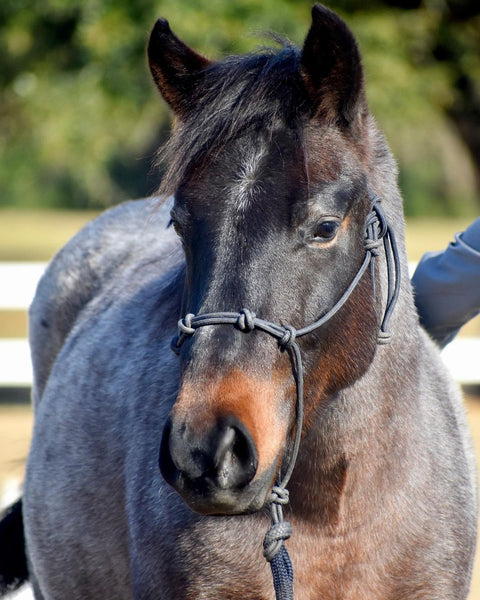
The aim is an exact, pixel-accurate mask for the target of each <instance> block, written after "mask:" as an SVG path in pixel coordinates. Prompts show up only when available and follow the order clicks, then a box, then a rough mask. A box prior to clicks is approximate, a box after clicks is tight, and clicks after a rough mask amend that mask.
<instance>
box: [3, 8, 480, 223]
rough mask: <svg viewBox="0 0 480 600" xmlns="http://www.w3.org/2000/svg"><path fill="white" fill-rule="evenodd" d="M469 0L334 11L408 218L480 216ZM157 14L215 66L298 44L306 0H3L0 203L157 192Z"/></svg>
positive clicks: (166, 122)
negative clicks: (347, 35) (356, 53)
mask: <svg viewBox="0 0 480 600" xmlns="http://www.w3.org/2000/svg"><path fill="white" fill-rule="evenodd" d="M475 3H476V0H475V2H470V3H469V2H468V0H463V1H460V0H457V1H456V2H454V1H453V0H452V1H451V2H448V1H447V0H424V2H418V1H415V0H405V1H403V2H402V1H401V0H390V1H389V2H387V1H385V2H381V1H380V0H378V1H371V2H366V1H362V0H337V1H333V0H332V2H331V3H330V7H331V8H333V9H335V10H338V11H339V12H340V13H341V14H342V15H343V16H344V17H345V18H346V20H347V22H348V23H349V25H350V26H351V27H352V29H353V30H354V32H355V33H356V35H357V37H358V39H359V42H360V46H361V49H362V52H363V56H364V63H365V69H366V73H367V82H368V85H367V92H368V97H369V101H370V105H371V108H372V111H373V113H374V114H375V115H376V117H377V119H378V121H379V124H380V126H381V128H382V129H383V130H384V132H385V133H386V135H387V138H388V140H389V142H390V144H391V146H392V149H393V151H394V153H395V155H396V157H397V159H398V160H399V163H400V173H401V175H400V183H401V186H402V188H403V191H404V193H405V198H406V209H407V213H408V214H410V215H418V214H446V215H463V214H470V213H472V212H473V211H475V210H477V209H478V206H477V205H476V200H477V201H478V188H479V181H480V177H479V172H480V164H479V161H480V156H477V153H476V150H475V142H476V140H477V137H476V136H475V135H473V136H472V131H475V127H474V125H475V119H476V118H477V116H478V111H479V107H480V92H479V89H478V86H479V85H480V84H479V82H480V56H479V53H478V49H479V48H480V20H479V15H478V13H479V12H480V8H479V9H476V8H475V6H474V5H475ZM472 7H473V8H472ZM158 16H165V17H166V18H168V19H169V21H170V24H171V26H172V28H173V29H174V31H175V32H176V33H177V34H178V35H179V36H180V37H182V38H183V39H184V40H185V41H186V42H187V43H188V44H190V45H192V46H193V47H195V48H196V49H197V50H198V51H200V52H202V53H203V54H205V55H207V56H209V57H213V58H215V57H221V56H224V55H227V54H231V53H241V52H246V51H250V50H253V49H255V48H256V47H258V46H259V45H261V44H262V43H263V42H264V41H265V38H263V39H262V37H261V34H262V33H264V32H265V31H270V30H273V31H277V32H279V33H280V34H282V35H285V36H287V37H289V38H290V39H292V40H293V41H295V42H297V43H298V44H301V43H302V40H303V38H304V36H305V34H306V31H307V29H308V27H309V24H310V2H305V0H275V1H274V0H230V1H229V2H227V1H226V0H183V1H182V2H178V1H175V2H173V1H169V0H159V1H157V2H154V1H153V0H124V1H123V2H121V3H120V2H119V1H118V0H83V2H81V3H80V2H76V1H75V0H42V2H36V1H35V0H2V2H1V3H0V204H1V205H5V206H7V205H8V206H16V207H47V206H48V207H70V208H86V207H88V208H100V207H103V206H107V205H110V204H114V203H117V202H119V201H121V200H124V199H126V198H129V197H139V196H142V195H146V194H150V193H152V192H153V191H154V190H155V188H156V186H157V184H158V178H159V174H158V173H156V172H155V169H152V164H153V160H154V154H155V150H156V148H157V147H158V146H159V144H160V143H161V142H162V141H163V140H164V139H165V137H166V135H168V131H169V127H170V119H171V115H170V114H169V111H168V109H167V108H166V106H165V104H164V103H163V102H161V101H160V99H159V98H158V94H157V92H156V91H155V89H154V87H153V85H152V83H151V81H150V75H149V72H148V67H147V64H146V59H145V46H146V42H147V39H148V32H149V30H150V29H151V27H152V25H153V23H154V21H155V19H156V18H157V17H158ZM467 105H468V109H469V110H470V113H471V115H470V117H469V118H470V121H469V120H468V118H467V119H466V120H467V123H466V124H465V123H462V122H461V120H462V119H464V120H465V114H470V113H468V110H466V109H464V108H463V107H464V106H467ZM472 119H473V121H472ZM472 122H473V126H472ZM479 128H480V122H479ZM468 136H470V137H473V141H472V140H471V139H468ZM478 139H480V133H479V137H478ZM478 154H480V149H479V152H478Z"/></svg>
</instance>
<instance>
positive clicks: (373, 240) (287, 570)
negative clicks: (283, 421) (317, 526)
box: [171, 192, 400, 600]
mask: <svg viewBox="0 0 480 600" xmlns="http://www.w3.org/2000/svg"><path fill="white" fill-rule="evenodd" d="M370 199H371V210H370V212H369V213H368V215H367V218H366V221H365V230H366V235H365V239H364V248H365V258H364V260H363V263H362V265H361V266H360V268H359V270H358V271H357V274H356V275H355V277H354V278H353V280H352V282H351V283H350V285H349V286H348V287H347V289H346V290H345V292H344V293H343V295H342V296H341V297H340V299H339V300H338V301H337V302H336V304H334V306H333V307H332V308H331V309H330V310H329V311H328V312H327V313H325V314H324V315H323V316H322V317H320V318H319V319H318V320H317V321H315V322H314V323H311V324H310V325H307V326H306V327H303V328H301V329H298V330H296V329H295V328H294V327H292V326H290V325H278V324H277V323H272V322H271V321H265V320H264V319H259V318H258V317H257V316H256V315H255V313H254V312H252V311H250V310H249V309H247V308H243V309H242V310H240V311H239V312H236V313H234V312H213V313H205V314H200V315H193V314H191V313H189V314H187V315H185V317H184V318H182V319H180V321H179V322H178V335H177V336H176V337H175V338H174V339H173V340H172V344H171V348H172V350H173V351H174V352H175V353H176V354H179V352H180V348H181V346H182V344H183V343H184V342H185V340H186V339H187V338H189V337H191V336H192V335H194V333H195V331H196V330H197V329H199V328H200V327H207V326H212V325H234V326H236V327H237V328H238V329H239V330H240V331H243V332H245V333H248V332H250V331H253V330H254V329H259V330H260V331H263V332H265V333H267V334H269V335H271V336H272V337H274V338H276V339H277V340H278V345H279V347H280V349H281V350H285V351H286V352H288V354H289V357H290V361H291V364H292V373H293V376H294V379H295V383H296V389H297V397H296V418H295V435H294V442H293V448H292V451H291V454H290V457H289V460H288V464H287V468H286V470H285V474H284V475H283V477H281V475H279V476H278V479H277V482H276V485H274V486H273V488H272V491H271V493H270V496H269V498H268V500H267V503H268V504H269V506H270V517H271V526H270V529H269V530H268V531H267V533H266V535H265V538H264V541H263V555H264V557H265V559H266V560H267V561H268V562H269V563H270V567H271V569H272V576H273V584H274V588H275V596H276V598H277V600H293V567H292V562H291V560H290V556H289V554H288V551H287V548H286V546H285V540H287V539H288V538H289V537H290V535H291V533H292V527H291V525H290V523H288V522H287V521H284V519H283V507H284V506H285V505H286V504H288V501H289V496H288V490H287V489H286V488H287V485H288V482H289V481H290V477H291V476H292V473H293V469H294V467H295V462H296V459H297V455H298V451H299V447H300V439H301V436H302V425H303V379H304V374H303V363H302V355H301V352H300V348H299V346H298V344H297V342H296V339H297V338H299V337H302V336H304V335H307V334H309V333H312V332H313V331H315V330H316V329H318V328H319V327H321V326H322V325H324V324H325V323H326V322H327V321H329V320H330V319H331V318H332V317H333V316H334V315H335V314H336V313H337V312H338V311H339V310H340V309H341V308H342V306H343V305H344V304H345V303H346V302H347V300H348V299H349V297H350V295H351V294H352V292H353V291H354V289H355V288H356V287H357V285H358V283H359V281H360V280H361V278H362V276H363V274H364V273H365V271H366V270H367V269H368V267H370V269H371V279H372V285H373V290H374V294H375V276H374V270H375V258H376V257H377V256H378V254H379V249H380V245H381V243H382V241H383V247H384V252H385V258H386V265H387V279H388V286H387V300H386V307H385V312H384V316H383V319H382V324H381V326H380V331H379V334H378V343H379V344H389V343H390V340H391V334H390V332H389V331H388V329H387V327H388V322H389V320H390V316H391V314H392V311H393V309H394V307H395V304H396V302H397V298H398V294H399V290H400V259H399V255H398V249H397V244H396V240H395V235H394V233H393V230H392V229H391V227H390V224H389V223H388V221H387V218H386V216H385V214H384V212H383V209H382V208H381V206H380V202H381V198H380V197H379V196H377V195H376V194H374V193H373V192H371V193H370Z"/></svg>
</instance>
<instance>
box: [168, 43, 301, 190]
mask: <svg viewBox="0 0 480 600" xmlns="http://www.w3.org/2000/svg"><path fill="white" fill-rule="evenodd" d="M189 77H192V76H191V75H189ZM193 77H195V82H194V86H193V88H194V92H193V94H192V96H191V98H190V99H189V108H188V112H187V114H186V115H183V116H182V119H181V120H180V121H179V122H178V123H177V124H176V126H175V128H174V130H173V133H172V135H171V137H170V140H169V141H168V142H167V144H166V145H165V146H164V147H163V148H161V149H160V153H159V162H161V163H164V162H167V171H166V174H165V176H164V178H163V181H162V185H161V189H160V192H161V193H162V194H171V193H173V192H175V190H176V189H177V188H178V186H179V184H180V182H181V181H182V179H183V178H184V177H185V174H186V173H188V172H189V171H190V169H191V168H192V167H193V166H194V167H195V168H197V169H198V168H201V167H202V165H204V164H205V163H206V162H207V160H208V159H209V157H210V158H211V157H212V156H214V155H215V154H216V153H217V152H218V151H219V150H221V149H222V148H224V147H225V146H226V145H227V144H228V142H229V141H231V140H233V139H235V138H238V137H240V136H241V135H243V134H245V133H247V132H255V131H263V132H267V133H268V132H270V133H273V132H274V131H275V130H277V129H278V128H279V127H285V126H287V127H289V128H291V129H298V128H300V124H301V122H302V120H303V119H304V117H305V115H306V114H307V110H308V103H307V97H306V91H305V88H304V85H303V83H302V79H301V76H300V52H299V50H298V49H297V48H296V47H294V46H293V45H291V44H290V43H288V42H285V41H284V42H283V46H282V48H280V49H263V50H262V51H260V52H256V53H253V54H249V55H246V56H231V57H228V58H225V59H223V60H222V61H219V62H215V63H212V65H211V66H209V67H208V68H207V69H205V70H203V71H201V72H200V73H198V74H196V75H194V76H193Z"/></svg>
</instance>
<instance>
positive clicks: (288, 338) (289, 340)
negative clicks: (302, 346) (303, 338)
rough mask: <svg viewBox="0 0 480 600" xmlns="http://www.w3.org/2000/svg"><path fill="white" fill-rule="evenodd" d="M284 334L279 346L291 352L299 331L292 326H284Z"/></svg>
mask: <svg viewBox="0 0 480 600" xmlns="http://www.w3.org/2000/svg"><path fill="white" fill-rule="evenodd" d="M283 329H284V332H283V335H282V337H281V338H280V339H279V340H278V345H279V346H280V347H281V348H283V349H284V350H290V348H291V347H292V346H293V344H294V342H295V338H296V337H297V330H296V329H295V327H292V326H291V325H284V326H283Z"/></svg>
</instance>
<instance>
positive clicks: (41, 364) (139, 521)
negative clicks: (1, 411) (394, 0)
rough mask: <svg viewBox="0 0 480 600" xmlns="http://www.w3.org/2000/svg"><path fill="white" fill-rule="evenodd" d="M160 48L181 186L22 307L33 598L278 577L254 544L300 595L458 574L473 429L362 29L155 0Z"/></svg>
mask: <svg viewBox="0 0 480 600" xmlns="http://www.w3.org/2000/svg"><path fill="white" fill-rule="evenodd" d="M148 57H149V64H150V69H151V72H152V75H153V79H154V82H155V84H156V85H157V87H158V88H159V91H160V93H161V95H162V96H163V98H164V99H165V100H166V102H167V103H168V104H169V105H170V107H171V108H172V110H173V112H174V114H175V116H176V122H175V125H174V128H173V131H172V135H171V138H170V140H169V142H168V143H167V146H166V147H165V148H164V149H163V150H162V156H166V157H167V158H168V167H167V170H166V172H165V175H164V177H163V180H162V184H161V188H160V195H161V196H162V198H167V196H168V195H169V194H171V193H173V197H170V198H169V199H166V200H165V201H164V202H163V203H162V202H160V201H159V199H158V198H150V199H144V200H141V201H133V202H129V203H126V204H122V205H119V206H117V207H114V208H113V209H110V210H109V211H107V212H106V213H104V214H103V215H102V216H100V217H99V218H98V219H97V220H94V221H93V222H92V223H91V224H89V225H88V226H87V227H86V228H85V229H84V230H82V231H81V232H80V233H79V234H77V235H76V236H75V237H74V238H73V239H72V240H71V241H70V242H69V243H68V244H67V245H66V246H65V247H64V249H63V250H61V251H60V252H59V254H58V255H57V256H56V257H55V258H54V259H53V261H52V262H51V264H50V266H49V267H48V269H47V271H46V273H45V275H44V276H43V278H42V280H41V281H40V283H39V286H38V290H37V293H36V296H35V299H34V301H33V304H32V307H31V309H30V339H31V348H32V357H33V364H34V393H33V399H34V412H35V425H34V431H33V438H32V444H31V450H30V454H29V457H28V462H27V468H26V478H25V485H24V491H23V498H22V499H21V500H20V501H19V502H18V503H17V504H16V505H15V507H13V508H12V509H11V511H10V513H9V517H8V516H7V518H10V523H11V524H12V523H14V524H15V526H12V527H11V528H10V529H11V530H12V529H13V530H14V532H13V533H11V535H10V539H11V540H12V539H17V541H18V539H19V536H21V535H22V527H21V523H22V522H23V529H24V534H25V556H26V559H24V561H23V562H25V560H26V564H27V567H28V577H29V579H30V581H31V583H32V587H33V590H34V595H35V598H36V600H54V599H59V598H62V599H63V598H69V599H70V600H76V599H78V600H80V599H82V600H85V599H89V598H92V599H93V598H104V599H109V598H112V599H113V598H115V600H121V599H124V600H131V599H136V600H139V599H148V600H150V599H156V598H158V599H160V598H161V599H162V600H169V599H176V600H187V599H188V600H190V599H192V598H195V599H201V600H209V599H223V600H228V599H234V598H235V599H238V598H241V599H243V600H271V599H272V598H273V597H274V594H275V590H274V582H273V581H272V576H271V573H270V568H269V565H268V563H267V561H265V560H264V558H263V556H262V552H264V553H265V555H266V556H267V559H268V560H270V561H271V562H272V565H273V563H274V561H275V560H276V557H277V556H279V555H280V554H281V555H283V557H285V555H286V556H287V558H288V557H290V559H291V564H292V565H293V572H294V580H293V595H294V597H295V598H296V599H298V600H313V599H318V598H325V599H332V600H333V599H339V598H342V599H343V600H362V599H367V598H368V599H369V600H374V599H378V600H380V599H382V600H386V599H388V598H392V599H393V598H395V599H396V600H399V599H403V598H405V599H406V598H408V599H409V600H414V599H415V600H420V599H422V600H426V599H429V600H434V599H436V600H440V599H441V600H448V599H450V600H460V599H465V598H466V597H467V594H468V589H469V582H470V578H471V572H472V563H473V556H474V550H475V540H476V522H477V505H476V503H477V500H476V482H475V461H474V454H473V450H472V445H471V441H470V437H469V432H468V427H467V423H466V418H465V413H464V409H463V406H462V400H461V397H460V393H459V390H458V389H457V387H456V385H455V384H454V383H453V382H452V381H451V379H450V377H449V375H448V374H447V372H446V369H445V367H444V366H443V364H442V361H441V358H440V354H439V350H438V348H437V347H436V346H435V344H434V343H433V342H432V341H431V340H430V338H429V337H428V335H427V334H426V332H425V331H423V330H422V329H421V327H420V326H419V323H418V318H417V315H416V312H415V308H414V301H413V295H412V290H411V286H410V282H409V280H408V278H407V277H405V276H403V277H401V273H402V272H404V273H405V272H406V271H407V258H406V251H405V243H404V220H403V212H402V199H401V195H400V192H399V189H398V187H397V182H396V180H397V170H396V166H395V162H394V159H393V157H392V155H391V153H390V151H389V149H388V146H387V143H386V141H385V140H384V138H383V136H382V134H381V133H380V132H379V130H378V128H377V126H376V123H375V121H374V118H373V117H372V115H371V114H370V112H369V110H368V106H367V101H366V95H365V83H364V75H363V68H362V64H361V57H360V52H359V48H358V45H357V42H356V40H355V38H354V35H353V33H352V32H351V31H350V29H349V28H348V27H347V25H346V23H345V22H344V21H343V20H342V19H341V18H340V17H339V16H338V15H336V14H335V13H333V12H332V11H330V10H329V9H327V8H325V7H323V6H321V5H315V6H314V7H313V9H312V22H311V26H310V29H309V31H308V33H307V35H306V38H305V41H304V44H303V47H302V48H301V49H300V50H299V49H297V48H296V47H295V46H294V45H292V44H291V43H289V42H287V41H284V42H283V43H282V44H281V45H280V47H277V48H273V49H271V50H268V49H262V50H259V51H258V52H254V53H252V54H249V55H246V56H232V57H227V58H224V59H222V60H219V61H211V60H209V59H207V58H206V57H204V56H202V55H200V54H198V53H197V52H196V51H194V50H193V49H191V48H190V47H189V46H187V45H186V44H185V43H184V42H183V41H181V40H180V39H179V38H178V37H177V36H176V35H175V34H174V33H173V32H172V30H171V29H170V26H169V24H168V22H167V21H166V20H164V19H160V20H159V21H157V23H156V24H155V26H154V28H153V30H152V33H151V37H150V41H149V45H148ZM172 348H173V350H174V351H175V352H172ZM287 484H288V492H289V495H288V494H287ZM288 500H289V503H287V501H288ZM271 521H273V525H271V526H270V522H271ZM288 524H289V525H288ZM269 527H270V529H269ZM4 529H5V527H4ZM267 530H268V531H269V532H272V531H273V533H272V535H271V536H270V537H272V536H273V539H268V540H266V541H265V543H264V536H265V532H266V531H267ZM280 530H281V531H280ZM289 536H290V537H289ZM267 537H268V534H267ZM288 538H289V539H288ZM262 544H264V546H263V550H262ZM2 545H3V546H4V547H5V542H2ZM272 547H274V548H273V549H272ZM19 563H22V557H19ZM287 566H288V563H287ZM273 570H274V569H273V566H272V571H273ZM274 575H275V574H274ZM3 577H4V581H13V580H14V573H8V574H6V573H3ZM8 578H9V579H8ZM19 581H21V577H17V582H19ZM290 597H292V593H291V594H290Z"/></svg>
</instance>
